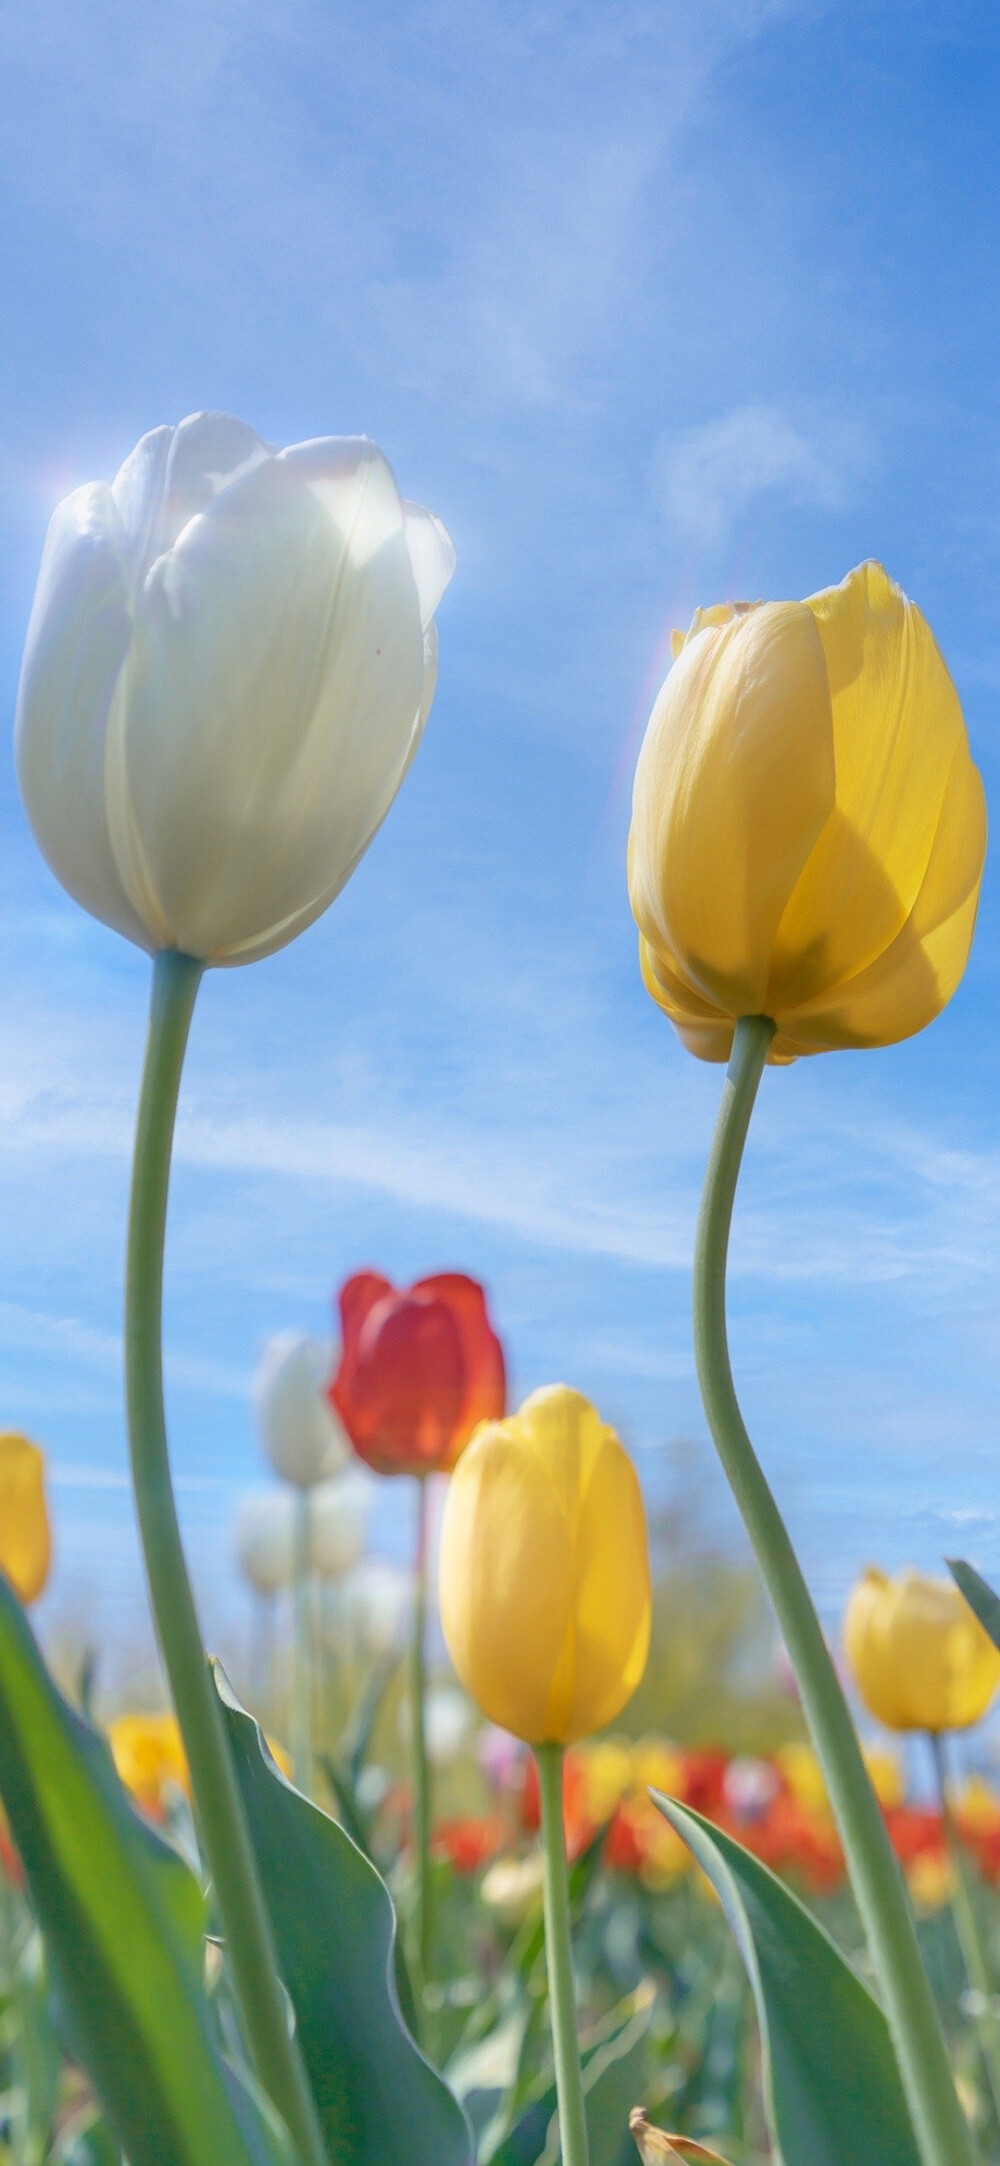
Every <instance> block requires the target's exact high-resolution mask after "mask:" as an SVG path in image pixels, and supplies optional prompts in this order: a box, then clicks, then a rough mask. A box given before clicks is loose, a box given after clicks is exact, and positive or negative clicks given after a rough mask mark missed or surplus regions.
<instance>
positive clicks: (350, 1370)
mask: <svg viewBox="0 0 1000 2166" xmlns="http://www.w3.org/2000/svg"><path fill="white" fill-rule="evenodd" d="M392 1290H393V1289H392V1285H391V1283H390V1281H389V1280H388V1279H386V1278H383V1277H382V1274H381V1272H380V1271H355V1273H354V1275H353V1277H352V1278H349V1279H345V1280H344V1283H343V1285H342V1287H341V1289H340V1293H339V1294H338V1296H337V1305H338V1307H339V1309H340V1339H341V1350H340V1361H339V1364H338V1367H337V1374H336V1376H335V1377H334V1379H333V1383H332V1384H331V1385H330V1387H329V1392H328V1397H329V1399H330V1403H331V1405H332V1407H333V1409H334V1411H335V1413H337V1414H339V1416H340V1419H341V1421H342V1422H343V1424H344V1428H345V1429H346V1431H347V1434H348V1436H349V1437H350V1439H351V1443H352V1444H353V1445H354V1448H355V1450H356V1451H360V1450H361V1444H360V1440H359V1437H358V1435H357V1434H356V1433H355V1412H354V1388H355V1384H354V1380H355V1376H356V1373H357V1364H358V1342H359V1340H360V1338H361V1333H362V1330H363V1329H364V1326H365V1324H366V1323H367V1321H368V1318H369V1316H370V1315H371V1312H372V1310H373V1308H375V1307H377V1305H378V1303H379V1302H380V1301H384V1300H385V1297H386V1295H387V1294H391V1293H392Z"/></svg>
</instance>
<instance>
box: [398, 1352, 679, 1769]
mask: <svg viewBox="0 0 1000 2166" xmlns="http://www.w3.org/2000/svg"><path fill="white" fill-rule="evenodd" d="M440 1574H441V1622H442V1625H443V1627H444V1636H445V1639H446V1641H447V1643H448V1649H449V1652H450V1654H451V1658H452V1661H453V1662H454V1665H455V1668H456V1670H457V1671H458V1675H459V1677H460V1678H461V1680H462V1683H463V1684H464V1685H465V1687H466V1689H467V1691H468V1692H470V1693H471V1695H472V1697H473V1699H474V1700H476V1701H477V1702H478V1704H479V1706H480V1707H481V1708H482V1710H483V1712H484V1714H486V1715H488V1716H489V1718H490V1720H491V1721H492V1722H497V1723H499V1724H501V1726H502V1727H503V1728H504V1729H505V1730H511V1731H513V1733H514V1735H515V1737H520V1738H523V1739H524V1740H525V1741H526V1743H528V1744H531V1745H541V1744H560V1745H568V1744H572V1743H573V1741H574V1740H575V1739H577V1738H580V1737H586V1736H588V1735H589V1734H590V1732H591V1731H593V1730H599V1729H602V1728H603V1727H604V1725H605V1723H608V1722H613V1720H614V1718H615V1716H616V1715H617V1714H618V1713H619V1711H620V1709H621V1708H623V1707H624V1705H625V1702H626V1700H628V1699H630V1698H631V1696H632V1693H633V1692H634V1691H635V1688H636V1686H637V1684H638V1683H639V1679H640V1678H641V1676H642V1672H643V1669H644V1668H645V1663H646V1654H647V1651H648V1647H649V1629H650V1588H649V1557H648V1551H647V1543H646V1518H645V1512H644V1510H643V1503H642V1494H641V1491H640V1488H639V1482H638V1479H637V1476H636V1472H635V1468H634V1467H633V1465H632V1461H631V1460H630V1458H629V1456H628V1453H627V1452H626V1451H625V1449H624V1447H623V1446H622V1444H621V1443H620V1442H619V1440H618V1438H617V1437H616V1435H615V1433H614V1430H613V1429H609V1428H608V1427H607V1425H606V1424H605V1423H604V1422H603V1421H602V1420H601V1417H600V1415H599V1414H598V1413H597V1411H596V1408H594V1407H593V1406H591V1404H590V1402H589V1400H587V1399H585V1398H583V1397H582V1395H581V1394H580V1392H578V1391H571V1390H569V1389H568V1387H567V1386H566V1385H565V1384H553V1385H551V1386H549V1387H548V1388H546V1389H545V1390H542V1391H536V1392H533V1393H532V1395H531V1397H530V1398H529V1399H526V1400H525V1402H524V1405H523V1406H522V1407H521V1410H520V1412H519V1413H517V1414H513V1415H511V1416H509V1417H508V1419H507V1420H506V1421H493V1422H484V1423H483V1424H482V1425H481V1426H480V1428H479V1429H477V1431H476V1434H475V1436H474V1437H473V1439H472V1442H471V1444H469V1445H468V1446H467V1448H466V1450H465V1452H464V1453H463V1455H462V1457H461V1459H460V1460H459V1461H458V1464H457V1466H456V1468H455V1471H454V1473H453V1474H452V1477H451V1482H450V1486H449V1490H448V1500H447V1503H446V1505H445V1511H444V1520H443V1524H442V1529H441V1565H440Z"/></svg>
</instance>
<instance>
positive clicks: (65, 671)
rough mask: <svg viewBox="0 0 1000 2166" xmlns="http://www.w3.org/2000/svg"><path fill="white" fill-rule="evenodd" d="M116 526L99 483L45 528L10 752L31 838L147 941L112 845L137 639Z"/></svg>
mask: <svg viewBox="0 0 1000 2166" xmlns="http://www.w3.org/2000/svg"><path fill="white" fill-rule="evenodd" d="M117 529H118V522H117V519H116V516H115V508H114V504H113V502H112V498H111V493H110V491H109V490H108V489H107V488H106V486H105V484H104V483H103V482H95V483H92V484H90V485H89V486H88V487H86V488H84V489H76V490H74V492H73V494H72V496H68V497H67V498H66V499H65V501H64V502H63V503H62V504H60V505H59V507H58V509H57V510H56V512H55V513H54V515H53V518H52V520H51V523H50V525H49V531H48V535H47V537H46V542H45V551H44V554H43V557H42V564H41V570H40V572H39V575H38V586H37V589H36V593H35V601H34V607H33V609H32V612H31V619H30V622H29V625H28V636H27V641H26V643H25V650H24V662H23V665H22V669H21V682H20V687H19V690H18V702H17V719H16V722H15V726H14V751H15V758H16V762H17V773H18V781H19V782H20V786H21V794H22V796H23V798H24V803H25V809H26V811H27V814H28V818H29V820H30V821H31V825H32V828H33V829H34V833H35V837H36V840H37V842H38V844H39V846H40V848H41V850H42V852H43V854H44V856H45V857H46V858H47V859H48V862H49V864H50V865H51V867H52V870H53V872H54V873H55V875H56V878H57V879H58V880H60V881H61V882H62V885H63V887H64V888H67V889H68V891H69V893H70V894H71V895H72V896H74V897H75V899H76V901H77V902H79V903H82V904H83V907H84V909H85V910H90V911H91V912H92V913H93V915H94V916H95V917H98V918H101V919H102V920H103V922H104V923H105V924H106V925H111V926H113V927H114V929H115V931H116V932H120V933H124V934H125V936H126V938H127V939H129V940H135V941H138V943H139V945H140V946H145V947H148V946H150V945H151V942H150V940H149V936H148V933H147V932H146V929H145V927H144V925H143V923H142V921H141V918H140V916H139V915H138V914H137V913H136V911H135V910H134V908H133V906H132V904H131V902H130V901H129V898H128V896H127V894H126V892H125V888H124V886H123V884H122V880H121V877H120V875H119V872H118V868H117V865H116V863H115V859H114V856H113V854H112V850H111V845H110V841H109V838H108V829H107V819H106V815H105V800H104V735H105V728H106V724H107V717H108V711H109V708H110V705H111V701H112V698H113V696H114V692H115V687H116V684H117V682H118V678H119V674H120V671H121V669H122V666H123V664H124V661H125V658H126V655H127V653H128V649H129V642H130V639H131V636H132V618H131V614H130V610H129V597H128V587H127V584H126V579H125V576H124V573H123V569H122V564H121V561H120V556H119V552H118V549H117V548H116V546H115V544H116V540H117Z"/></svg>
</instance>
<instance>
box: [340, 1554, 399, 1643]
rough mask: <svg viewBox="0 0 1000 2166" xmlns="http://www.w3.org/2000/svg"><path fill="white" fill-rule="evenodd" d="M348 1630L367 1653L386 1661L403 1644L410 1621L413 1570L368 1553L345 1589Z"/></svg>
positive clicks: (344, 1604)
mask: <svg viewBox="0 0 1000 2166" xmlns="http://www.w3.org/2000/svg"><path fill="white" fill-rule="evenodd" d="M341 1595H342V1602H343V1614H344V1617H345V1620H346V1623H347V1628H348V1631H349V1632H350V1633H351V1635H352V1637H354V1638H355V1639H356V1640H357V1641H359V1642H360V1644H361V1646H362V1648H363V1649H364V1651H365V1653H366V1654H368V1655H371V1656H373V1657H374V1658H375V1659H376V1660H380V1661H384V1660H385V1659H386V1657H387V1656H389V1655H391V1654H392V1653H393V1651H394V1650H395V1649H396V1648H398V1647H400V1646H401V1645H402V1643H403V1641H404V1639H405V1638H406V1634H407V1629H408V1625H409V1616H410V1604H411V1599H412V1586H411V1580H410V1574H409V1573H408V1572H404V1571H403V1570H402V1568H401V1566H400V1565H398V1564H391V1563H390V1561H389V1559H388V1557H364V1558H362V1561H361V1563H360V1564H359V1565H358V1567H357V1570H356V1571H354V1572H352V1573H351V1574H350V1577H349V1578H348V1579H345V1581H344V1584H343V1588H342V1590H341Z"/></svg>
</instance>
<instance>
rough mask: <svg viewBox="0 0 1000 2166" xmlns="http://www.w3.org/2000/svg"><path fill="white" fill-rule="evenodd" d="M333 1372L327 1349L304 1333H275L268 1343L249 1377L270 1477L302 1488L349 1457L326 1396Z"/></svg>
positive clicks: (345, 1441)
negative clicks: (251, 1377)
mask: <svg viewBox="0 0 1000 2166" xmlns="http://www.w3.org/2000/svg"><path fill="white" fill-rule="evenodd" d="M332 1372H333V1357H332V1352H331V1349H330V1347H329V1346H325V1345H324V1344H323V1342H322V1341H321V1340H319V1339H310V1338H307V1337H306V1335H305V1334H304V1333H303V1332H298V1331H280V1332H278V1333H276V1335H275V1337H274V1338H273V1339H269V1340H268V1343H267V1345H266V1347H265V1348H264V1352H263V1355H262V1356H261V1360H260V1363H259V1366H258V1369H257V1374H256V1376H255V1377H254V1383H253V1399H254V1406H255V1409H256V1414H257V1422H258V1426H259V1429H260V1433H261V1439H262V1441H263V1445H264V1450H265V1451H266V1453H267V1456H268V1458H269V1460H270V1462H271V1465H272V1467H273V1468H274V1471H275V1473H276V1474H280V1475H281V1476H282V1478H283V1480H284V1481H286V1482H293V1483H295V1484H296V1485H297V1486H298V1487H299V1488H302V1489H309V1488H311V1487H312V1486H313V1484H314V1483H316V1482H321V1481H323V1480H324V1479H325V1478H326V1477H327V1476H328V1475H331V1474H335V1473H336V1472H337V1471H338V1470H339V1469H340V1468H341V1467H343V1466H344V1465H345V1464H346V1463H347V1460H348V1458H349V1455H350V1446H349V1444H348V1441H347V1438H346V1436H345V1434H344V1430H343V1428H342V1426H341V1424H340V1421H339V1420H338V1418H337V1416H336V1414H335V1413H334V1411H333V1408H332V1407H331V1405H330V1403H329V1400H328V1399H327V1397H326V1387H327V1384H328V1383H329V1380H330V1377H331V1374H332Z"/></svg>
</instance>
